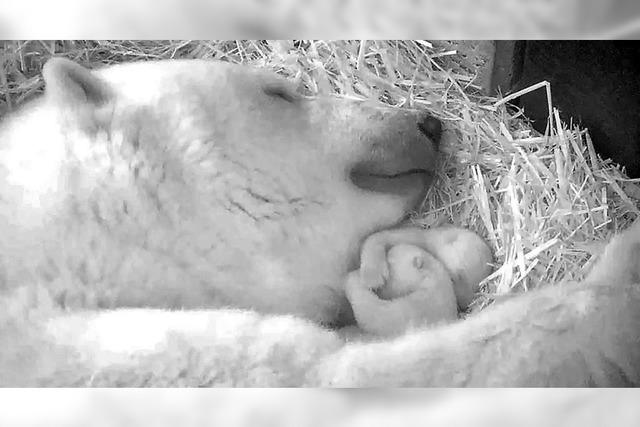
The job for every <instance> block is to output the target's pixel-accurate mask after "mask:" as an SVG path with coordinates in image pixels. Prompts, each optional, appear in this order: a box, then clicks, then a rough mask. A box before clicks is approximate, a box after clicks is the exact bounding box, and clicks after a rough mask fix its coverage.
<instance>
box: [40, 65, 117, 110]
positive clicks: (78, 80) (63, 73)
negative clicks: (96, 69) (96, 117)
mask: <svg viewBox="0 0 640 427" xmlns="http://www.w3.org/2000/svg"><path fill="white" fill-rule="evenodd" d="M42 75H43V77H44V82H45V94H46V96H47V98H48V99H50V100H51V101H53V102H56V103H60V104H65V105H67V106H70V107H74V106H81V105H87V104H88V105H94V106H99V105H103V104H105V103H107V102H108V101H109V100H110V99H111V98H112V96H113V95H112V93H111V90H110V88H109V86H108V85H107V83H106V82H105V81H104V80H102V79H101V78H100V77H98V76H96V75H95V74H94V73H92V72H91V71H90V70H88V69H87V68H84V67H83V66H81V65H79V64H76V63H75V62H73V61H70V60H68V59H65V58H51V59H50V60H49V61H48V62H47V63H46V64H45V65H44V67H43V69H42Z"/></svg>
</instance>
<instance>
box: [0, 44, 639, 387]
mask: <svg viewBox="0 0 640 427" xmlns="http://www.w3.org/2000/svg"><path fill="white" fill-rule="evenodd" d="M0 49H1V50H0V58H1V62H0V65H1V67H0V112H1V113H0V114H1V116H0V117H1V118H0V233H1V236H2V238H1V239H0V385H1V386H4V387H23V386H28V387H210V386H222V387H349V388H352V387H365V388H370V387H619V386H622V387H635V386H638V385H639V384H640V220H639V219H638V214H639V200H640V179H639V178H640V127H639V125H638V120H637V117H638V115H639V114H640V100H639V98H638V93H640V73H639V71H640V65H638V63H637V61H635V59H636V58H637V57H638V54H639V53H640V45H638V44H637V43H635V42H632V41H575V40H574V41H566V40H565V41H553V40H537V41H536V40H511V41H509V40H497V41H495V40H458V41H455V40H432V41H428V40H335V41H323V40H296V39H291V40H230V41H216V40H180V41H176V40H7V41H4V42H2V45H1V48H0Z"/></svg>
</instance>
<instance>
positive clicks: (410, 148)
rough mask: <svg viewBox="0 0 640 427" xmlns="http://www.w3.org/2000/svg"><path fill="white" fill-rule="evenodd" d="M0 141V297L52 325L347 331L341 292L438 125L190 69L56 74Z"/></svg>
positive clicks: (228, 73)
mask: <svg viewBox="0 0 640 427" xmlns="http://www.w3.org/2000/svg"><path fill="white" fill-rule="evenodd" d="M43 75H44V80H45V86H46V90H45V95H44V97H42V98H41V99H38V100H37V101H35V102H33V103H32V104H30V105H28V106H26V107H25V108H24V109H23V110H21V111H20V112H18V113H17V114H15V115H14V116H13V117H10V118H9V119H8V120H6V121H5V122H4V123H3V124H2V129H1V130H0V196H1V198H2V202H3V203H2V204H1V205H0V218H2V220H3V221H2V223H1V224H2V225H0V233H1V234H2V236H3V238H2V239H1V240H2V242H1V243H0V262H1V263H2V265H3V269H2V270H1V272H0V274H1V276H0V278H1V281H2V283H3V285H2V287H3V288H5V289H7V288H13V287H15V286H18V285H19V284H25V283H28V282H38V283H43V284H45V285H46V287H47V288H48V289H49V291H50V292H51V295H52V298H53V300H54V301H55V304H57V305H59V306H60V307H63V308H66V309H79V308H85V309H88V308H102V309H104V308H116V307H156V308H173V309H176V308H180V309H196V308H213V307H234V308H244V309H253V310H257V311H259V312H261V313H282V314H284V313H287V314H294V315H297V316H301V317H304V318H307V319H311V320H313V321H315V322H320V323H323V324H335V323H340V322H348V321H349V319H350V318H351V313H350V306H349V304H348V303H347V301H346V298H345V295H344V290H343V288H342V285H341V284H342V281H343V280H342V279H343V277H344V275H345V274H346V272H347V271H348V270H349V269H352V268H353V266H354V265H355V264H356V263H357V261H358V248H359V246H360V244H361V242H362V240H363V239H364V238H365V237H366V236H367V235H369V234H370V233H372V232H374V231H377V230H380V229H382V228H386V227H389V226H392V225H394V224H396V223H398V222H399V221H400V220H402V219H403V217H404V216H405V215H406V214H407V213H408V212H409V210H410V209H411V208H413V207H414V206H415V205H416V204H417V203H418V202H420V201H421V200H422V198H423V196H424V194H425V190H426V189H427V187H428V184H429V182H430V180H431V178H432V173H433V168H434V164H435V161H436V151H437V143H438V142H439V139H440V135H441V133H442V124H441V122H440V121H439V120H438V119H436V118H435V117H433V116H432V115H429V114H427V113H425V112H419V111H415V110H409V109H390V108H386V109H385V108H381V107H380V106H375V105H370V104H368V103H363V102H357V101H349V100H344V99H338V98H319V99H307V98H306V97H303V96H301V95H299V94H298V93H297V92H296V90H295V87H294V86H293V85H292V84H290V83H289V82H287V81H285V80H284V79H281V78H279V77H276V76H275V75H274V74H272V73H269V72H265V71H261V70H258V69H250V68H247V67H241V66H237V65H232V64H227V63H222V62H214V61H201V60H186V61H185V60H182V61H178V60H176V61H159V62H146V63H133V64H121V65H116V66H111V67H106V68H103V69H100V70H96V71H90V70H88V69H86V68H84V67H82V66H80V65H78V64H76V63H73V62H71V61H69V60H66V59H62V58H55V59H51V60H50V61H49V62H47V63H46V65H45V67H44V70H43Z"/></svg>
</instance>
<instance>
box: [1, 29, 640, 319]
mask: <svg viewBox="0 0 640 427" xmlns="http://www.w3.org/2000/svg"><path fill="white" fill-rule="evenodd" d="M1 52H2V55H3V56H2V58H3V62H2V71H0V113H1V112H2V111H6V110H9V109H11V108H15V106H16V105H18V104H20V103H22V102H24V101H25V100H26V99H28V98H30V97H31V96H33V95H34V94H36V93H38V92H39V91H41V89H42V82H41V80H40V78H39V70H40V68H41V66H42V64H43V63H44V62H45V61H46V59H47V58H48V57H50V56H51V55H54V54H55V55H64V56H66V57H68V58H70V59H73V60H76V61H79V62H81V63H85V64H92V63H96V64H97V63H102V64H111V63H117V62H122V61H140V60H153V59H161V58H205V59H220V60H225V61H230V62H237V63H247V64H252V65H255V66H261V67H268V68H271V69H273V70H275V71H277V72H279V73H280V74H283V75H285V76H287V77H289V78H291V79H295V80H296V81H298V82H299V86H300V90H301V91H302V92H304V93H306V94H335V95H337V96H343V97H349V98H369V99H378V100H380V101H381V102H383V103H385V104H388V105H391V106H395V107H399V108H401V107H405V106H406V107H413V108H424V109H427V110H430V111H431V112H433V113H435V114H436V115H437V116H439V117H440V118H442V119H443V120H444V121H445V122H446V123H447V128H448V129H449V132H447V137H446V138H445V141H444V142H443V151H444V156H443V159H442V163H441V166H442V167H441V168H440V171H439V173H438V178H437V181H436V183H435V185H434V186H433V188H432V190H431V192H430V194H429V196H428V198H427V200H425V203H424V205H423V207H422V209H421V211H420V212H418V213H416V214H415V215H414V216H413V218H412V220H413V221H414V222H416V223H419V224H423V225H426V226H433V225H438V224H441V223H447V222H453V223H455V224H459V225H463V226H466V227H469V228H471V229H473V230H476V231H477V232H479V233H480V234H481V235H482V236H484V237H486V238H487V240H488V241H489V242H490V244H491V246H492V248H493V249H494V251H495V254H496V258H497V262H496V268H497V270H496V271H495V273H494V274H493V275H492V276H491V277H490V278H489V279H488V280H486V281H485V284H484V287H483V289H484V291H485V297H483V298H479V299H478V301H477V304H476V305H475V309H478V308H481V307H482V306H484V305H485V304H486V303H487V302H489V301H490V300H491V299H493V297H495V296H496V295H497V294H508V293H510V292H515V291H521V290H528V289H531V288H534V287H535V286H537V284H539V283H547V284H554V283H556V282H558V281H559V280H561V279H563V278H568V279H579V278H580V277H581V275H582V274H583V272H584V271H585V270H586V268H585V267H588V264H589V261H590V260H591V259H592V256H593V255H594V254H597V252H598V250H599V248H600V246H601V244H602V243H603V242H604V241H605V240H606V239H607V238H608V237H609V236H610V235H611V233H612V232H613V231H616V230H619V229H623V228H625V227H626V226H627V225H628V224H629V223H630V222H632V221H633V220H634V219H635V218H636V217H637V216H638V213H639V211H638V207H637V204H638V200H639V199H640V196H639V194H640V186H639V185H638V183H637V180H636V182H633V181H631V180H629V179H628V178H626V177H625V175H624V173H623V172H622V171H621V170H619V168H618V167H617V166H615V165H613V164H611V163H608V162H604V161H602V160H601V159H600V158H599V157H598V156H597V155H596V154H595V152H594V150H593V145H592V144H591V141H590V138H589V135H588V133H587V132H586V131H585V130H581V129H578V128H576V127H573V126H567V125H566V124H565V123H563V122H561V121H560V118H559V114H558V112H557V111H554V112H553V114H552V115H553V118H554V119H553V120H552V121H551V123H550V124H551V126H550V130H549V132H547V134H548V135H547V136H542V135H540V134H538V133H537V132H536V131H535V130H533V128H532V127H531V126H530V124H528V122H527V120H526V119H525V117H524V116H523V114H522V111H518V110H517V109H515V108H513V107H511V106H509V105H508V104H507V103H505V102H504V100H502V101H501V100H498V99H495V98H488V97H482V96H480V95H479V91H478V88H477V87H476V86H474V84H473V80H474V76H473V75H461V74H456V73H453V72H450V71H449V70H451V69H455V68H456V67H453V66H452V65H453V64H455V61H456V58H455V55H456V52H452V51H443V50H439V49H437V48H435V47H434V46H433V45H432V44H431V43H429V42H425V41H397V42H396V41H337V42H324V41H295V42H293V41H260V42H256V41H225V42H214V41H184V42H177V41H144V42H127V41H124V42H123V41H118V42H111V41H104V42H72V41H65V42H40V41H30V42H7V43H5V45H4V46H3V49H2V51H1ZM543 89H544V85H543V86H542V89H540V90H543ZM550 108H551V106H550Z"/></svg>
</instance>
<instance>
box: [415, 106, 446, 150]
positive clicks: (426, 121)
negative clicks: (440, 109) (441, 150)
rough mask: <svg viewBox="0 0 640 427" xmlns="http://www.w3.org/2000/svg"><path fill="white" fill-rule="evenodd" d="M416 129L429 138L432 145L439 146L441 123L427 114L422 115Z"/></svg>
mask: <svg viewBox="0 0 640 427" xmlns="http://www.w3.org/2000/svg"><path fill="white" fill-rule="evenodd" d="M418 129H419V130H420V132H422V134H423V135H424V136H426V137H427V138H429V139H430V140H431V142H432V143H433V145H435V146H436V147H438V146H439V145H440V138H441V137H442V122H441V121H440V120H439V119H437V118H436V117H433V116H432V115H431V114H429V113H424V114H422V116H421V117H420V118H419V119H418Z"/></svg>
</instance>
